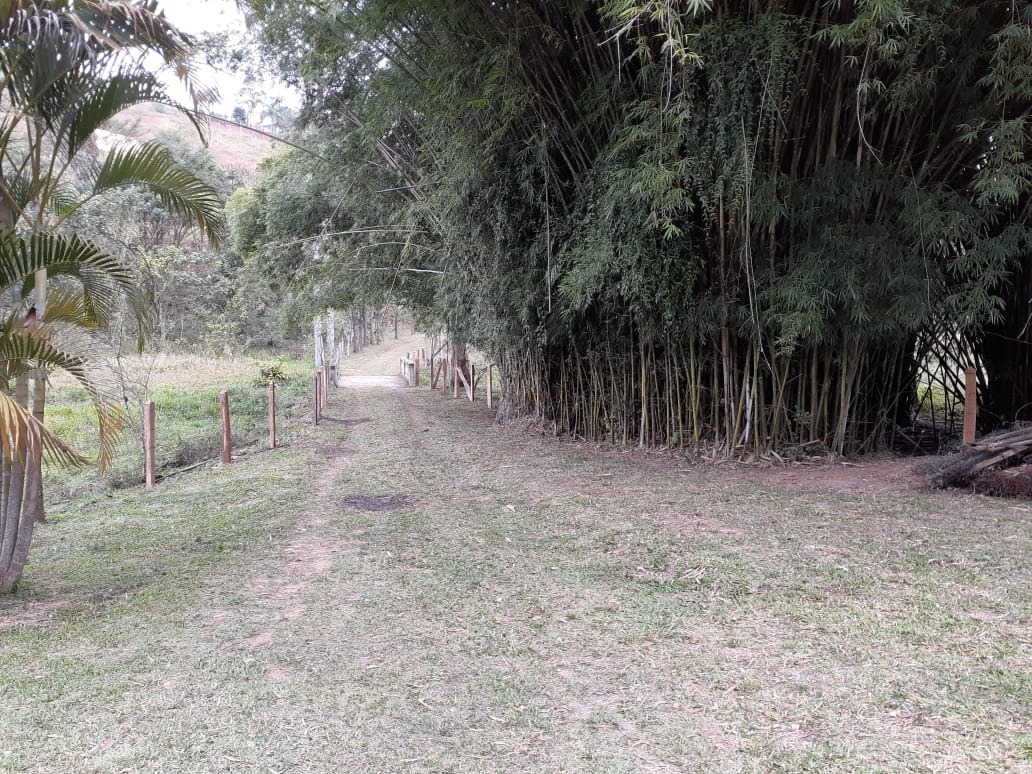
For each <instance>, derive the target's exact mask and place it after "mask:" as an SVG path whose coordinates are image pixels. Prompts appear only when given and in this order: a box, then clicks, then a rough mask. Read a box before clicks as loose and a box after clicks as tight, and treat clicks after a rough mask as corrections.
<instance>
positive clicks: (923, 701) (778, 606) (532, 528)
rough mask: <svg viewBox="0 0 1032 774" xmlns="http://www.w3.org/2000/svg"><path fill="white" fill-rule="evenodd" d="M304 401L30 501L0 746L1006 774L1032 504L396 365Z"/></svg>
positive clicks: (178, 755)
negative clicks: (510, 402)
mask: <svg viewBox="0 0 1032 774" xmlns="http://www.w3.org/2000/svg"><path fill="white" fill-rule="evenodd" d="M399 346H401V347H402V350H403V351H404V348H405V347H406V346H407V347H408V348H411V347H412V343H411V341H402V342H400V343H399ZM396 363H397V361H396V359H394V353H393V352H391V351H388V350H386V349H381V350H374V351H372V352H369V353H367V354H364V355H363V356H361V357H359V358H356V359H355V361H354V363H353V366H354V367H355V368H361V369H362V370H364V371H365V372H374V371H381V372H384V373H389V372H391V371H392V370H393V369H394V368H396ZM327 415H328V419H327V421H326V422H324V423H323V424H321V425H320V426H319V427H318V428H312V427H311V426H309V425H300V426H298V428H297V430H296V435H294V436H293V438H292V439H291V441H290V444H289V446H288V447H287V448H284V449H280V450H276V451H272V452H268V451H266V452H260V453H255V454H252V455H249V456H247V457H246V458H244V459H242V460H240V461H239V462H234V463H233V464H232V465H229V466H211V467H205V468H201V469H199V470H197V471H194V472H190V473H186V474H183V475H180V476H176V477H173V478H171V479H168V480H166V481H164V482H162V483H161V484H160V485H159V486H158V487H157V488H156V489H155V490H154V491H152V492H150V493H148V492H145V491H143V490H142V489H141V488H134V489H127V490H121V491H111V492H107V493H98V494H93V495H91V496H90V497H89V498H88V499H82V500H78V501H69V502H66V503H64V504H61V505H58V506H55V507H54V508H52V510H51V520H52V523H51V524H50V525H47V526H46V527H44V528H42V529H41V530H40V532H39V533H38V540H37V543H36V546H35V548H34V552H33V554H32V556H31V565H30V567H29V569H28V572H27V575H26V581H25V583H24V585H23V587H22V588H21V589H20V590H19V592H18V593H17V594H16V595H15V596H14V597H13V598H10V599H5V600H3V601H0V663H2V664H3V669H2V670H0V717H2V718H3V722H0V769H4V770H13V771H23V770H24V771H48V772H49V771H53V772H64V771H127V770H128V771H195V772H209V771H222V770H240V771H392V772H393V771H435V772H436V771H585V772H597V771H601V772H674V771H689V772H695V771H756V772H766V771H812V772H825V771H842V772H855V771H885V772H888V771H893V772H895V771H949V772H958V771H960V772H967V771H971V772H982V771H985V772H996V771H1027V770H1032V738H1030V736H1029V730H1030V729H1029V724H1028V718H1029V717H1030V709H1032V671H1030V666H1032V636H1030V631H1032V625H1030V624H1032V621H1030V610H1032V591H1030V588H1032V586H1030V583H1029V581H1030V580H1032V572H1030V567H1032V560H1030V556H1032V551H1030V549H1032V530H1030V527H1029V519H1030V516H1032V514H1030V508H1029V506H1028V504H1026V503H1024V502H1021V501H1002V500H991V499H987V498H983V497H978V496H972V495H958V494H949V493H927V494H910V495H902V494H900V495H887V494H886V495H871V494H859V493H843V492H841V491H832V490H823V489H821V488H819V487H818V488H810V489H805V488H800V487H794V488H788V487H781V486H777V485H774V484H771V483H770V477H769V476H767V477H766V478H765V479H764V480H765V481H767V483H763V482H762V481H760V480H757V479H754V478H750V475H749V471H748V469H741V470H739V469H736V470H733V471H727V470H725V469H723V468H716V467H708V466H694V465H686V464H683V463H682V464H677V465H672V464H670V463H669V461H668V460H667V459H665V458H662V457H660V458H656V459H653V458H650V457H645V456H641V455H635V454H627V453H621V452H612V451H610V452H600V451H598V450H595V449H593V448H591V447H589V446H587V445H583V444H574V443H570V442H564V441H556V440H553V439H548V438H541V437H536V436H531V435H528V434H526V433H523V432H520V431H516V430H511V429H505V428H499V427H497V426H495V425H494V424H493V423H492V421H491V418H490V417H489V416H488V414H487V412H486V409H485V408H484V407H483V405H482V404H475V405H471V404H469V403H467V402H465V401H461V400H458V401H453V400H450V399H446V398H444V397H443V396H442V395H441V393H439V392H438V393H437V394H431V393H430V392H429V391H428V390H426V389H421V390H393V391H392V390H387V389H384V388H367V389H359V390H339V391H334V392H333V393H332V395H331V402H330V405H329V407H328V410H327ZM363 503H366V504H374V505H375V504H387V505H391V504H393V505H395V506H398V507H397V508H396V509H394V510H362V509H361V508H358V507H356V504H358V505H361V504H363Z"/></svg>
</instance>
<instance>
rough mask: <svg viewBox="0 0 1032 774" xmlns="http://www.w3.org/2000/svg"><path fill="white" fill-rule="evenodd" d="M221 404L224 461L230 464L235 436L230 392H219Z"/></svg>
mask: <svg viewBox="0 0 1032 774" xmlns="http://www.w3.org/2000/svg"><path fill="white" fill-rule="evenodd" d="M219 404H220V405H221V407H222V462H223V464H226V465H228V464H229V463H231V462H232V461H233V438H232V435H231V431H230V427H229V393H228V392H227V391H226V390H223V391H222V392H220V393H219Z"/></svg>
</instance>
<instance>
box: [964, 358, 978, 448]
mask: <svg viewBox="0 0 1032 774" xmlns="http://www.w3.org/2000/svg"><path fill="white" fill-rule="evenodd" d="M977 416H978V383H977V380H976V379H975V369H974V368H968V369H966V370H965V371H964V443H965V444H969V443H974V442H975V428H976V424H975V420H976V419H977Z"/></svg>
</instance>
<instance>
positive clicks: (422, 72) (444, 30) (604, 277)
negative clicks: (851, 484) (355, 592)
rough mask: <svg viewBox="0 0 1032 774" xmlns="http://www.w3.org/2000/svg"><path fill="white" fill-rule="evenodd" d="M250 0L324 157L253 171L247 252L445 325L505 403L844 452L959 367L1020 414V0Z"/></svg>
mask: <svg viewBox="0 0 1032 774" xmlns="http://www.w3.org/2000/svg"><path fill="white" fill-rule="evenodd" d="M246 5H248V6H249V7H250V9H251V18H252V21H255V22H258V23H260V25H261V29H262V31H263V34H264V36H265V39H266V41H267V54H268V56H269V57H271V58H274V59H275V60H276V61H277V63H278V64H279V66H280V67H281V69H282V70H283V71H284V73H285V74H286V76H287V77H288V78H292V79H293V80H294V82H295V83H296V84H298V85H299V86H302V87H303V88H304V89H305V93H306V97H307V105H306V109H305V112H304V118H305V120H306V122H307V124H306V125H307V127H308V128H307V131H308V137H307V141H308V143H309V144H311V145H312V147H313V148H316V150H317V152H318V155H319V157H320V158H318V159H311V158H304V157H302V156H301V155H300V154H292V155H290V156H288V157H286V158H284V159H281V160H279V161H278V162H277V164H276V165H275V166H274V167H272V168H270V170H269V171H268V173H267V175H266V177H265V179H264V182H263V183H262V184H261V186H260V187H259V189H258V191H257V192H256V193H255V194H254V196H253V198H252V200H251V202H250V206H248V207H245V208H243V211H242V214H241V217H240V218H239V219H238V225H239V224H241V223H246V224H248V228H249V229H252V230H251V231H250V232H248V228H245V229H243V230H242V231H240V230H238V234H239V233H249V234H250V235H249V236H246V238H245V239H246V241H247V244H246V245H244V246H243V248H244V249H245V250H246V249H250V250H251V251H252V252H254V253H259V252H260V253H261V255H262V256H263V260H264V261H265V262H266V264H267V267H268V268H267V270H268V272H269V273H270V274H273V275H276V276H279V277H280V278H283V279H289V280H290V281H291V282H292V283H293V287H294V288H295V290H296V291H297V292H298V293H302V294H315V295H317V296H319V297H320V299H321V300H323V301H326V302H328V303H337V304H340V305H345V304H347V303H349V302H351V301H353V300H354V299H355V298H367V297H370V296H371V295H376V294H380V296H381V297H382V296H383V294H387V295H388V296H389V297H394V298H398V299H399V300H402V301H404V302H405V303H407V304H409V305H410V306H413V307H415V308H417V309H418V310H419V312H420V314H422V315H423V316H424V317H425V318H426V319H427V320H428V321H440V322H443V323H444V324H446V326H447V328H448V331H449V333H450V335H451V336H452V338H453V339H455V340H457V341H461V342H467V343H471V344H474V345H476V346H478V347H480V348H482V349H484V350H486V351H488V352H490V353H491V354H492V355H493V356H494V357H496V358H497V359H498V360H499V362H501V363H502V373H503V375H504V379H505V384H506V391H505V402H504V407H505V410H506V411H507V412H509V413H524V412H533V413H536V414H537V415H539V416H540V417H542V418H544V419H546V420H548V421H549V422H550V423H554V426H555V428H556V429H557V430H559V431H563V432H569V433H574V434H578V435H582V436H585V437H591V438H607V439H611V440H616V441H620V442H628V441H632V440H634V441H637V442H639V443H642V444H653V443H661V444H683V443H691V442H698V441H702V440H711V441H715V442H716V443H717V444H718V445H719V446H720V447H721V448H723V449H724V450H726V451H733V450H734V449H736V448H740V447H743V446H746V447H753V448H756V449H770V448H790V447H797V446H799V445H801V444H811V443H823V444H825V445H827V446H828V447H829V448H832V449H834V450H837V451H845V450H861V449H865V448H871V447H873V446H876V445H878V444H881V443H883V442H885V441H886V440H887V439H888V438H889V437H890V436H891V435H892V433H893V432H894V430H895V428H896V427H897V426H899V425H905V424H907V423H908V422H909V421H910V419H911V416H912V414H913V412H914V411H915V408H916V405H915V404H916V402H917V395H918V389H917V388H918V382H919V375H920V372H921V370H922V369H926V368H928V365H929V363H933V362H934V363H941V364H944V366H943V373H944V374H945V373H947V372H950V373H952V372H953V371H955V370H956V366H957V364H958V363H966V362H969V361H975V362H977V363H978V364H979V365H980V366H981V373H982V376H983V382H984V383H983V385H982V387H983V392H984V395H985V397H986V399H987V400H988V401H989V405H988V408H989V412H987V414H986V417H987V421H988V422H1005V421H1013V420H1014V419H1015V418H1027V413H1028V411H1027V408H1026V409H1025V410H1024V412H1023V413H1022V411H1021V404H1023V403H1024V400H1021V399H1020V398H1021V396H1022V395H1027V394H1028V392H1029V390H1030V388H1032V360H1030V358H1029V357H1028V354H1029V352H1030V348H1029V338H1028V337H1029V330H1028V329H1029V327H1030V326H1028V325H1026V324H1025V321H1026V319H1027V316H1028V310H1027V298H1028V290H1029V280H1028V278H1029V276H1030V275H1032V272H1030V271H1029V270H1028V269H1027V268H1026V267H1027V266H1028V264H1029V261H1030V258H1032V233H1030V230H1029V208H1030V202H1032V197H1030V195H1029V194H1030V189H1032V161H1030V153H1029V148H1030V140H1032V124H1030V121H1032V67H1030V65H1029V62H1032V8H1030V7H1029V6H1027V5H1024V4H1017V3H1011V2H997V1H992V2H990V1H988V0H983V1H981V2H977V1H975V0H939V1H937V2H924V1H923V0H857V1H856V2H832V3H820V2H817V3H814V2H810V3H803V2H796V1H792V2H787V1H784V0H783V1H781V2H767V3H748V4H743V3H735V2H730V0H728V1H727V2H705V1H704V0H695V1H694V2H689V3H680V4H678V3H672V2H668V1H667V0H648V1H647V2H646V1H644V0H639V1H638V2H635V1H634V0H609V1H608V2H592V1H591V0H563V1H562V2H544V1H543V0H538V1H536V2H534V1H532V2H518V3H516V2H507V3H491V4H484V3H473V2H443V1H441V2H416V0H367V1H366V2H361V3H359V2H345V1H338V2H331V3H328V4H321V5H318V6H317V5H315V4H312V3H308V2H300V1H297V0H295V1H294V2H276V3H272V2H263V0H250V2H248V3H247V4H246ZM312 194H315V195H312ZM287 210H289V211H290V213H291V215H290V216H289V217H288V216H286V215H285V214H284V213H285V212H286V211H287ZM1001 337H1002V338H1001ZM1016 340H1020V341H1016ZM998 341H1006V342H1007V345H1008V348H1009V349H1011V350H1013V348H1014V347H1020V357H1014V356H1013V352H1011V354H1010V355H1009V356H1005V355H1001V353H1000V352H999V351H998V350H1000V347H999V346H996V342H998ZM933 356H934V357H933ZM950 378H952V377H950ZM943 380H944V381H946V382H947V384H946V386H947V387H951V386H952V383H949V378H947V377H943Z"/></svg>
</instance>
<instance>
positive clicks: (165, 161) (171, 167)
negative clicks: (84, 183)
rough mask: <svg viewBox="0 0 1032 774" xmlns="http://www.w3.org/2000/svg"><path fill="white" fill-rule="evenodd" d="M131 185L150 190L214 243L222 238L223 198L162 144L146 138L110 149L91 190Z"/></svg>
mask: <svg viewBox="0 0 1032 774" xmlns="http://www.w3.org/2000/svg"><path fill="white" fill-rule="evenodd" d="M130 185H139V186H143V187H144V188H147V189H148V190H150V191H151V193H153V194H154V195H155V196H157V197H158V198H159V199H160V200H161V203H162V204H163V205H164V206H165V207H166V208H167V209H169V210H170V211H171V212H173V213H174V214H176V215H178V216H180V217H182V218H185V219H186V220H188V221H192V222H194V223H196V224H197V226H198V227H199V228H200V229H201V230H202V231H203V232H204V234H205V235H206V236H207V237H208V239H209V240H210V241H211V242H212V243H213V244H218V243H219V242H221V241H222V239H223V238H224V236H225V233H226V224H225V220H224V218H223V214H222V202H221V201H219V196H218V194H217V193H216V192H215V189H213V188H212V187H211V186H210V185H208V184H207V183H205V182H204V181H203V180H201V179H200V178H198V177H197V176H196V175H194V174H193V173H192V172H189V171H187V170H185V169H183V168H182V167H179V166H178V165H177V164H176V162H175V159H174V158H173V157H172V154H171V153H170V152H169V151H168V149H167V148H165V147H164V146H162V145H161V144H159V143H154V142H148V143H143V144H142V145H138V146H134V147H123V148H119V149H116V150H113V151H111V153H109V154H108V156H107V158H106V159H105V160H104V163H103V165H102V166H101V168H100V170H99V171H98V172H97V175H96V178H95V179H94V181H93V194H94V195H96V194H99V193H101V192H103V191H106V190H110V189H112V188H120V187H123V186H130Z"/></svg>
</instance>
